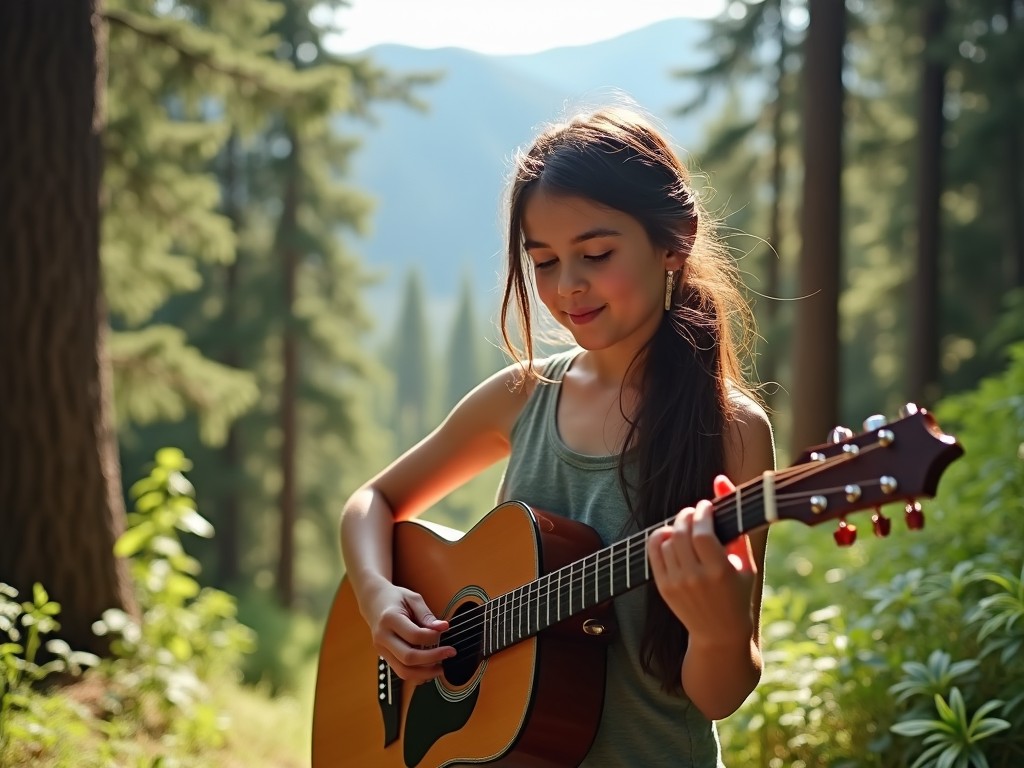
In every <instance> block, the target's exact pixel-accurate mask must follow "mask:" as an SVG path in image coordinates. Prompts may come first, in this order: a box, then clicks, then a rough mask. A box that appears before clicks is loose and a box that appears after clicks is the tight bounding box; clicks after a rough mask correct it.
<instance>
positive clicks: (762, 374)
mask: <svg viewBox="0 0 1024 768" xmlns="http://www.w3.org/2000/svg"><path fill="white" fill-rule="evenodd" d="M776 8H777V9H778V25H777V27H776V35H777V36H778V37H777V39H776V42H777V43H778V46H779V55H778V58H777V60H776V69H775V103H774V104H773V105H772V171H771V194H772V200H771V209H770V211H769V223H768V247H767V248H766V249H765V290H764V292H765V294H766V295H767V296H768V297H769V298H768V301H767V302H766V304H765V312H764V322H765V335H766V337H767V339H768V349H767V350H766V353H765V355H764V362H763V364H762V365H760V366H758V367H759V370H758V377H759V378H760V379H761V381H765V382H771V383H772V387H771V388H770V389H769V391H768V392H767V397H768V403H769V405H771V404H772V402H773V401H774V400H775V399H776V395H777V393H778V386H777V385H776V384H775V381H776V377H777V376H778V375H779V373H778V371H779V365H778V363H779V341H780V333H779V310H778V304H777V303H776V302H777V301H778V297H779V296H780V295H781V286H780V282H779V273H780V269H779V260H780V259H781V254H780V251H779V245H780V243H781V242H782V198H783V183H784V180H783V176H784V173H785V168H784V165H783V149H784V147H785V137H784V135H783V127H782V118H783V116H784V115H785V111H786V110H785V84H786V57H787V56H789V46H788V45H787V43H786V22H785V17H784V16H783V13H782V3H781V2H777V3H776Z"/></svg>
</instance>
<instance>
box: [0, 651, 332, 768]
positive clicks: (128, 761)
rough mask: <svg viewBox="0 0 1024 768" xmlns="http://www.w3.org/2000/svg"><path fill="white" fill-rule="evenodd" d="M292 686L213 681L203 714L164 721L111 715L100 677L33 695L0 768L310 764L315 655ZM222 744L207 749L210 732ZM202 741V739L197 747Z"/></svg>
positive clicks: (285, 767)
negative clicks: (282, 690) (278, 687)
mask: <svg viewBox="0 0 1024 768" xmlns="http://www.w3.org/2000/svg"><path fill="white" fill-rule="evenodd" d="M296 678H297V679H296V680H295V681H294V689H293V690H292V691H290V692H288V693H274V692H272V691H271V690H270V689H269V686H266V685H256V686H252V685H244V684H241V683H239V682H237V681H234V680H221V681H217V682H216V683H211V684H210V686H209V687H210V691H211V697H210V700H209V701H208V702H204V703H203V705H202V706H203V707H205V715H204V714H203V713H200V715H199V716H198V717H196V718H194V720H192V721H187V722H186V721H184V720H182V721H171V722H166V721H162V720H161V718H160V717H159V715H158V714H156V713H155V712H152V713H142V714H139V713H134V714H131V715H129V714H127V713H122V714H115V715H110V714H109V710H110V709H111V708H113V709H115V710H116V705H113V702H112V701H111V700H110V696H111V691H110V690H108V689H107V688H106V687H105V686H104V684H103V683H102V682H101V681H100V678H98V677H95V676H89V675H86V677H85V678H84V679H82V680H81V681H79V682H76V683H74V684H71V685H67V686H63V687H59V688H54V689H51V690H50V691H45V692H39V691H37V692H33V693H31V694H29V701H28V708H27V709H26V710H24V711H19V712H16V713H14V714H13V716H12V717H11V722H10V723H9V728H10V733H11V735H12V736H13V738H12V739H11V742H10V743H9V744H8V745H7V749H6V750H4V751H0V765H2V766H3V768H21V767H22V766H26V767H27V766H32V768H122V766H123V767H124V768H178V767H179V766H180V767H181V768H185V766H187V767H188V768H258V767H259V766H274V768H307V767H308V766H309V742H310V723H311V722H312V701H313V685H314V679H315V662H310V663H309V664H308V665H307V666H306V667H304V668H303V670H302V671H301V672H300V673H298V674H297V675H296ZM197 728H199V729H208V728H212V729H215V730H216V731H217V732H218V733H219V734H220V736H219V737H218V738H216V739H215V741H216V742H217V743H218V744H219V745H218V746H217V747H215V748H210V747H209V743H210V739H209V731H205V732H203V733H202V734H201V735H202V736H203V737H204V738H197V732H196V729H197ZM197 744H202V745H203V746H197Z"/></svg>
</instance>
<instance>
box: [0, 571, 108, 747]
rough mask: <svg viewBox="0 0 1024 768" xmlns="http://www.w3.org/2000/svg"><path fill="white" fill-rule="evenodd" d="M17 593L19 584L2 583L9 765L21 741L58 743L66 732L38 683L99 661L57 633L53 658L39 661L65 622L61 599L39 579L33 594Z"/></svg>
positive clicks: (1, 682) (1, 691) (4, 738)
mask: <svg viewBox="0 0 1024 768" xmlns="http://www.w3.org/2000/svg"><path fill="white" fill-rule="evenodd" d="M17 597H18V591H17V590H16V589H14V588H13V587H11V586H9V585H7V584H2V583H0V765H7V762H6V760H7V758H8V757H10V756H11V755H12V754H13V753H14V745H15V744H16V743H20V744H24V743H30V744H40V745H42V746H46V747H52V746H53V745H54V744H55V743H56V741H57V739H58V737H59V736H60V735H61V729H59V728H56V727H54V726H55V724H54V722H53V721H52V719H51V718H50V717H49V714H50V713H49V711H48V708H47V707H46V706H45V705H44V703H43V702H41V701H39V700H38V699H37V698H36V697H33V696H32V695H31V691H32V686H34V685H37V684H39V683H41V682H43V681H44V680H45V679H46V678H47V677H48V676H50V675H52V674H55V673H58V672H68V673H71V674H81V672H82V670H83V668H85V667H92V666H95V665H96V664H98V663H99V658H98V657H96V656H94V655H93V654H91V653H84V652H81V651H72V650H71V648H70V647H69V646H68V644H67V643H65V642H64V641H63V640H57V639H53V640H49V641H48V642H46V646H45V647H46V650H47V651H48V652H49V655H50V657H51V658H50V660H49V661H47V662H45V663H42V664H39V663H37V657H38V654H39V650H40V647H41V645H42V643H43V640H44V638H45V637H46V635H49V634H52V633H53V632H54V631H56V630H57V629H59V628H60V624H59V622H58V621H57V618H56V617H57V615H58V614H59V613H60V604H59V603H55V602H53V601H51V600H50V597H49V595H48V594H47V593H46V590H45V589H44V588H43V586H42V585H41V584H39V583H36V584H34V585H33V589H32V599H31V600H26V601H22V602H19V601H18V600H17Z"/></svg>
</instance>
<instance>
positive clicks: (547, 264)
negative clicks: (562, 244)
mask: <svg viewBox="0 0 1024 768" xmlns="http://www.w3.org/2000/svg"><path fill="white" fill-rule="evenodd" d="M557 263H558V259H548V260H547V261H535V262H533V268H534V269H549V268H551V267H553V266H554V265H555V264H557Z"/></svg>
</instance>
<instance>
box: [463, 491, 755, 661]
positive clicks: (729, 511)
mask: <svg viewBox="0 0 1024 768" xmlns="http://www.w3.org/2000/svg"><path fill="white" fill-rule="evenodd" d="M774 488H775V473H774V472H765V473H764V475H762V477H760V478H757V479H755V480H752V481H750V482H748V483H745V484H743V485H742V486H738V487H737V488H736V490H735V491H733V492H732V493H730V494H728V495H726V496H722V497H720V498H718V499H716V500H715V501H714V502H713V503H712V510H713V520H714V528H715V535H716V536H717V537H718V540H719V541H721V542H722V543H726V542H729V541H732V540H733V539H735V538H736V537H738V536H740V535H741V534H743V533H747V532H749V531H752V530H754V529H756V528H761V527H763V526H765V525H766V524H768V523H769V522H772V521H773V520H774V519H775V496H774ZM670 520H671V518H669V519H667V520H665V521H663V522H662V523H659V524H658V525H653V526H651V527H649V528H645V529H644V530H642V531H639V532H637V533H635V534H633V535H631V536H629V537H628V538H625V539H622V540H621V541H617V542H615V543H614V544H612V545H611V546H608V547H605V548H604V549H600V550H598V551H596V552H594V553H592V554H590V555H587V556H586V557H584V558H582V559H580V560H576V561H575V562H572V563H570V564H569V565H566V566H564V567H562V568H559V569H558V570H556V571H552V572H551V573H547V574H545V575H544V576H541V577H540V578H539V579H535V580H534V581H531V582H529V583H527V584H524V585H523V586H521V587H518V588H516V589H514V590H512V591H511V592H506V593H505V594H503V595H499V596H497V597H495V598H493V599H491V600H489V601H487V602H486V603H485V604H484V605H483V606H482V607H483V612H484V615H483V633H484V637H483V651H484V655H487V656H489V655H491V654H494V653H497V652H498V651H500V650H502V649H504V648H507V647H508V646H510V645H513V644H515V643H518V642H519V641H521V640H524V639H526V638H527V637H531V636H533V635H535V634H537V633H538V632H540V631H542V630H544V629H547V628H548V627H551V626H553V625H555V624H558V623H559V622H561V621H565V620H566V619H569V618H571V617H573V616H575V615H577V614H580V613H582V612H584V611H587V610H589V609H590V608H593V607H594V606H596V605H598V604H600V603H603V602H605V601H607V600H612V599H614V598H616V597H618V596H620V595H622V594H625V593H626V592H629V591H631V590H633V589H636V588H637V587H639V586H641V585H643V584H645V583H647V582H648V581H650V579H651V567H650V561H649V559H648V557H647V540H648V538H650V536H651V534H652V533H653V532H654V531H656V530H657V529H658V528H660V527H661V526H662V525H664V524H665V523H667V522H669V521H670Z"/></svg>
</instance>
